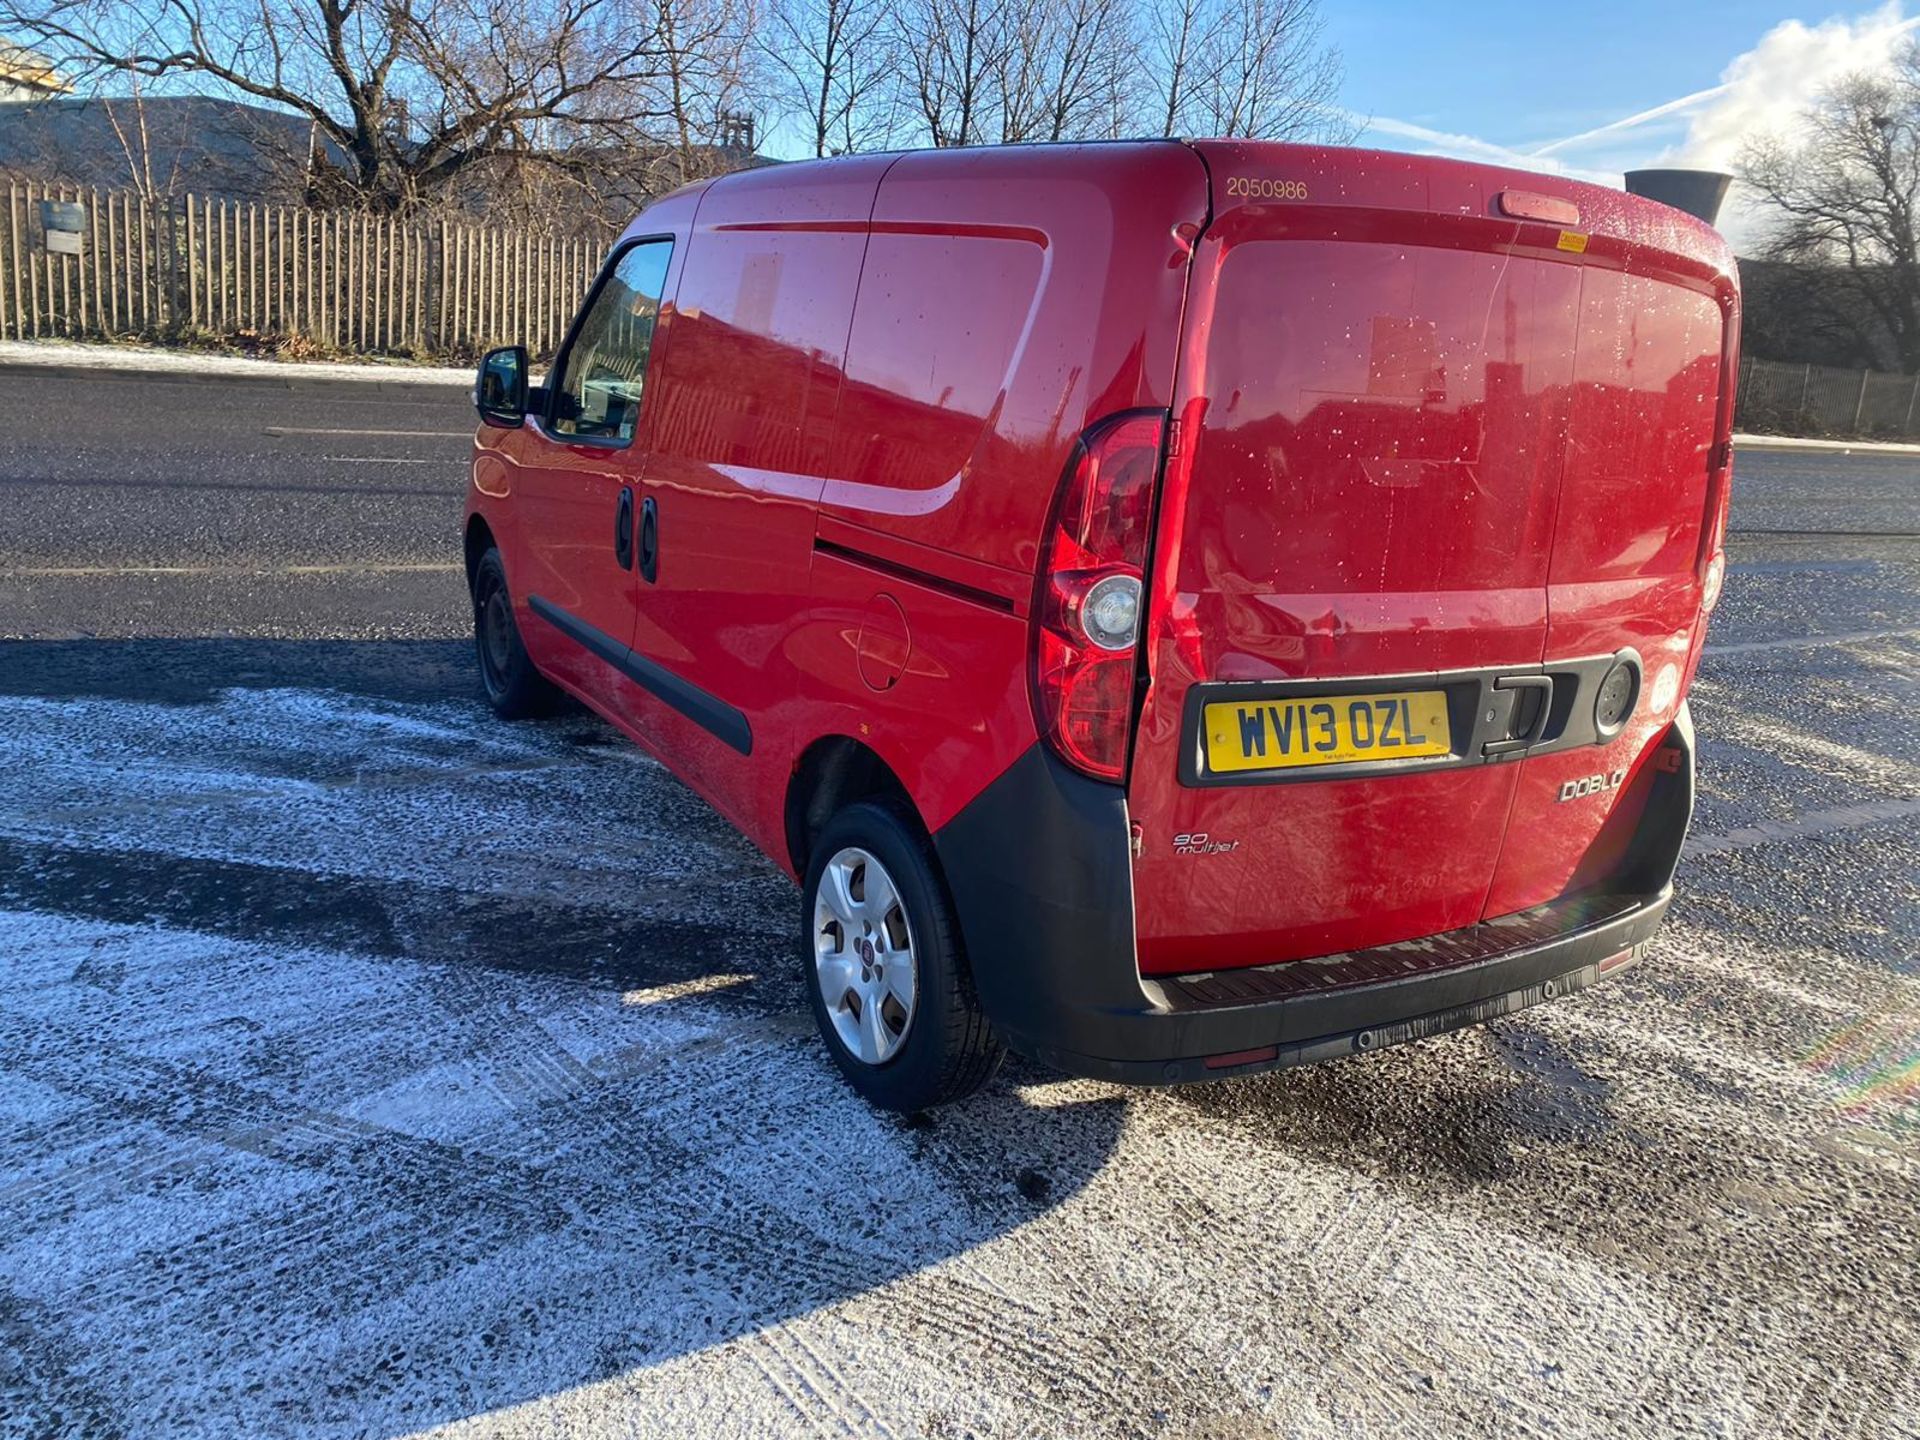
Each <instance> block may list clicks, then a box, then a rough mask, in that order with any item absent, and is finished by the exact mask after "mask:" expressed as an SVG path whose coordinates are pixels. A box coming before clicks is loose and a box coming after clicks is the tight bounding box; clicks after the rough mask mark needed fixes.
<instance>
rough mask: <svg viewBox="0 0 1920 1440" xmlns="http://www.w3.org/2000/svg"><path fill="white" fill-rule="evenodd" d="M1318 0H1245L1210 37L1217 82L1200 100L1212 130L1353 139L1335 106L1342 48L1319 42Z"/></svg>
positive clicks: (1208, 51)
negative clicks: (1332, 48)
mask: <svg viewBox="0 0 1920 1440" xmlns="http://www.w3.org/2000/svg"><path fill="white" fill-rule="evenodd" d="M1321 32H1322V21H1321V18H1320V15H1319V12H1318V10H1317V9H1316V8H1315V3H1314V0H1240V3H1236V4H1234V5H1232V6H1230V7H1229V8H1228V10H1227V12H1226V14H1225V15H1224V16H1222V17H1221V20H1220V23H1218V24H1216V25H1214V26H1213V27H1212V28H1211V30H1210V32H1209V33H1208V34H1207V36H1206V37H1205V41H1204V56H1205V58H1204V59H1203V61H1202V68H1203V70H1204V71H1205V72H1206V74H1207V75H1208V76H1209V77H1210V80H1211V83H1210V84H1209V85H1208V87H1207V89H1206V90H1205V91H1204V92H1203V93H1202V94H1201V95H1199V96H1197V97H1195V98H1196V99H1197V100H1198V101H1199V104H1198V105H1197V106H1196V107H1195V108H1196V109H1197V110H1198V112H1199V114H1200V115H1201V116H1202V121H1203V123H1202V128H1203V129H1204V130H1205V131H1206V132H1207V133H1208V134H1212V135H1245V136H1248V137H1250V138H1253V139H1260V140H1279V139H1291V138H1308V137H1311V138H1315V139H1342V140H1345V139H1351V138H1352V135H1351V129H1350V126H1348V125H1346V124H1345V123H1344V122H1343V121H1342V119H1341V118H1340V116H1339V114H1338V112H1337V111H1335V109H1334V106H1333V101H1334V98H1335V97H1336V96H1337V95H1338V93H1339V89H1340V78H1341V65H1340V57H1339V55H1338V53H1337V52H1335V51H1333V50H1330V49H1328V48H1327V47H1326V46H1324V45H1323V44H1322V43H1321Z"/></svg>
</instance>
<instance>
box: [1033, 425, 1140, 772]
mask: <svg viewBox="0 0 1920 1440" xmlns="http://www.w3.org/2000/svg"><path fill="white" fill-rule="evenodd" d="M1164 433H1165V419H1164V417H1163V416H1162V415H1160V414H1159V413H1157V412H1154V413H1139V414H1130V415H1122V416H1118V417H1116V418H1115V419H1113V420H1109V421H1106V422H1105V423H1103V424H1101V425H1098V426H1095V427H1094V428H1093V429H1091V430H1089V431H1088V432H1087V433H1086V435H1085V436H1084V437H1082V440H1081V443H1080V446H1079V448H1078V450H1077V451H1076V452H1075V455H1074V459H1073V463H1072V465H1071V466H1070V467H1069V468H1068V471H1067V475H1066V478H1065V479H1064V480H1063V481H1062V483H1061V487H1060V496H1059V499H1058V500H1057V501H1056V502H1055V505H1054V514H1053V518H1052V521H1051V523H1049V525H1048V527H1047V537H1046V551H1045V554H1044V556H1043V557H1042V562H1041V567H1040V593H1039V597H1038V600H1037V602H1036V604H1035V606H1034V666H1033V691H1034V710H1035V712H1036V714H1037V715H1038V717H1039V720H1040V729H1041V733H1042V734H1044V735H1045V736H1046V738H1047V741H1048V743H1049V744H1050V745H1052V746H1053V748H1054V750H1055V751H1056V752H1058V754H1059V755H1060V757H1061V758H1062V759H1063V760H1065V761H1066V762H1067V763H1068V764H1070V765H1072V766H1073V767H1074V768H1076V769H1078V770H1081V771H1084V772H1085V773H1086V774H1088V775H1093V776H1096V777H1098V778H1100V779H1103V780H1117V779H1119V778H1120V777H1121V775H1122V774H1123V773H1124V771H1125V769H1126V762H1127V732H1128V729H1129V726H1130V725H1131V723H1132V712H1133V677H1134V660H1135V657H1136V655H1137V653H1138V650H1139V636H1140V624H1141V609H1142V576H1143V572H1144V570H1145V568H1146V562H1147V532H1148V528H1149V525H1150V523H1151V520H1152V515H1153V486H1154V480H1155V478H1156V477H1157V476H1158V474H1159V471H1160V446H1161V439H1162V437H1163V435H1164Z"/></svg>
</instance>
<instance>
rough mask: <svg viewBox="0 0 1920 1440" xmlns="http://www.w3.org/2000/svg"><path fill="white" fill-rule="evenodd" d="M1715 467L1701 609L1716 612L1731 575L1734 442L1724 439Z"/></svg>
mask: <svg viewBox="0 0 1920 1440" xmlns="http://www.w3.org/2000/svg"><path fill="white" fill-rule="evenodd" d="M1713 458H1714V464H1713V468H1712V469H1711V470H1710V471H1709V472H1708V475H1707V534H1706V540H1705V544H1704V546H1703V549H1704V551H1705V554H1706V568H1705V569H1704V570H1703V571H1702V572H1701V577H1700V579H1701V587H1700V613H1701V614H1703V615H1708V614H1711V613H1713V607H1714V606H1715V605H1717V604H1719V603H1720V587H1721V586H1722V584H1724V583H1725V581H1726V578H1727V512H1728V509H1729V508H1730V506H1731V504H1732V501H1733V443H1732V441H1730V440H1722V441H1721V442H1720V443H1719V445H1717V446H1716V447H1715V450H1714V457H1713Z"/></svg>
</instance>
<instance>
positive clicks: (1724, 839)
mask: <svg viewBox="0 0 1920 1440" xmlns="http://www.w3.org/2000/svg"><path fill="white" fill-rule="evenodd" d="M1909 815H1920V800H1869V801H1867V802H1866V803H1864V804H1861V805H1841V806H1838V807H1836V808H1834V809H1832V810H1814V811H1811V812H1809V813H1808V814H1805V815H1796V816H1794V817H1793V819H1791V820H1763V821H1761V822H1760V823H1759V824H1758V825H1745V826H1742V827H1741V828H1740V829H1738V830H1729V831H1727V833H1726V834H1724V835H1690V836H1688V837H1687V851H1686V853H1687V854H1688V855H1689V856H1694V855H1725V854H1726V853H1728V852H1729V851H1732V850H1751V849H1753V848H1754V847H1755V846H1757V845H1771V844H1772V843H1773V842H1775V841H1776V840H1804V839H1807V838H1808V837H1810V836H1814V835H1832V834H1834V833H1836V832H1838V831H1841V830H1858V829H1860V828H1861V827H1862V826H1866V825H1884V824H1886V823H1887V822H1888V821H1889V820H1904V819H1906V818H1907V817H1908V816H1909Z"/></svg>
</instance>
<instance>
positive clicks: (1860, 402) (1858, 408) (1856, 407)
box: [1853, 370, 1873, 435]
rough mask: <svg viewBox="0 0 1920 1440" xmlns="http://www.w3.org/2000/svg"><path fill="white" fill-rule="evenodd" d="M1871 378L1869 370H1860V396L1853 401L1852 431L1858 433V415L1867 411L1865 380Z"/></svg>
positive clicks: (1871, 374)
mask: <svg viewBox="0 0 1920 1440" xmlns="http://www.w3.org/2000/svg"><path fill="white" fill-rule="evenodd" d="M1872 378H1873V372H1872V371H1871V370H1862V371H1861V372H1860V398H1859V399H1857V400H1855V401H1854V402H1853V433H1854V434H1856V435H1858V434H1859V433H1860V417H1861V416H1862V415H1864V414H1866V413H1867V381H1868V380H1870V379H1872Z"/></svg>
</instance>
